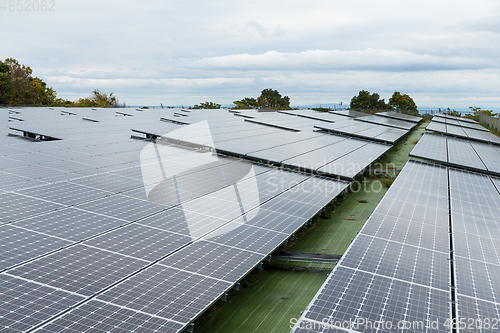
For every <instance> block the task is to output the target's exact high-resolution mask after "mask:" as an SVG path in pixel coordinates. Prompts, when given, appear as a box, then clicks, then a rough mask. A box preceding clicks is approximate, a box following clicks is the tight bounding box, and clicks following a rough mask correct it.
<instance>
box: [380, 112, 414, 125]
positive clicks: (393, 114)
mask: <svg viewBox="0 0 500 333" xmlns="http://www.w3.org/2000/svg"><path fill="white" fill-rule="evenodd" d="M377 115H379V116H382V117H388V118H393V119H399V120H405V121H410V122H414V123H419V122H421V121H422V118H420V117H415V116H410V115H407V114H404V113H399V112H394V111H387V112H377Z"/></svg>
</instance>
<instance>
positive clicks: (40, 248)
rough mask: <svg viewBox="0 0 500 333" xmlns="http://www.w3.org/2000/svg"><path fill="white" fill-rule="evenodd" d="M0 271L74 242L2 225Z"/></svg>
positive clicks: (0, 234) (0, 227)
mask: <svg viewBox="0 0 500 333" xmlns="http://www.w3.org/2000/svg"><path fill="white" fill-rule="evenodd" d="M0 239H1V242H0V254H1V255H0V271H3V270H5V269H7V268H10V267H13V266H15V265H19V264H21V263H23V262H25V261H28V260H32V259H34V258H37V257H39V256H42V255H45V254H47V253H50V252H52V251H55V250H58V249H60V248H62V247H65V246H68V245H70V244H71V243H72V242H71V241H68V240H64V239H60V238H57V237H52V236H49V235H46V234H42V233H38V232H34V231H31V230H26V229H23V228H19V227H15V226H12V225H3V226H0Z"/></svg>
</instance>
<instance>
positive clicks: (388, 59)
mask: <svg viewBox="0 0 500 333" xmlns="http://www.w3.org/2000/svg"><path fill="white" fill-rule="evenodd" d="M497 65H498V63H497V62H496V61H495V60H492V59H482V58H476V57H474V58H466V57H460V56H457V57H453V56H452V57H442V56H434V55H430V54H416V53H412V52H409V51H404V50H384V49H372V48H367V49H365V50H362V51H341V50H308V51H304V52H299V53H289V52H286V53H283V52H277V51H269V52H266V53H264V54H257V55H250V54H235V55H226V56H221V57H211V58H203V59H200V60H197V61H195V62H193V63H192V66H193V67H198V68H204V69H224V68H228V69H239V70H268V69H269V70H273V69H274V70H275V69H287V70H297V71H311V70H312V71H318V70H320V71H324V70H380V71H427V70H450V69H482V68H494V67H496V66H497ZM188 66H189V65H188Z"/></svg>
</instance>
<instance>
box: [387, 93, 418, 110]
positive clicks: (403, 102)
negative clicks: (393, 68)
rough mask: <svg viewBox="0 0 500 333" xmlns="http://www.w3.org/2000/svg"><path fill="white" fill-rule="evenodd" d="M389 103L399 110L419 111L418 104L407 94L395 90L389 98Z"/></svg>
mask: <svg viewBox="0 0 500 333" xmlns="http://www.w3.org/2000/svg"><path fill="white" fill-rule="evenodd" d="M389 105H390V106H392V107H393V108H394V109H396V110H397V111H407V112H417V104H415V102H414V101H413V99H412V98H411V97H410V96H408V95H407V94H404V95H403V94H401V93H400V92H399V91H395V92H394V94H392V97H391V98H389Z"/></svg>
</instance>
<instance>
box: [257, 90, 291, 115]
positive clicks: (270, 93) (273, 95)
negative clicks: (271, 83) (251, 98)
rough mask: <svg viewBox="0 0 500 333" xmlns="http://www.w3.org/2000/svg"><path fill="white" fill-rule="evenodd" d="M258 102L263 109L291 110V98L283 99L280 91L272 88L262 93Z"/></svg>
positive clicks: (285, 97)
mask: <svg viewBox="0 0 500 333" xmlns="http://www.w3.org/2000/svg"><path fill="white" fill-rule="evenodd" d="M257 102H258V104H259V107H260V108H261V109H276V110H285V109H289V108H290V98H289V97H288V96H284V97H281V94H280V93H279V92H278V90H273V89H270V88H268V89H264V90H262V91H261V93H260V96H259V97H258V98H257Z"/></svg>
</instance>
